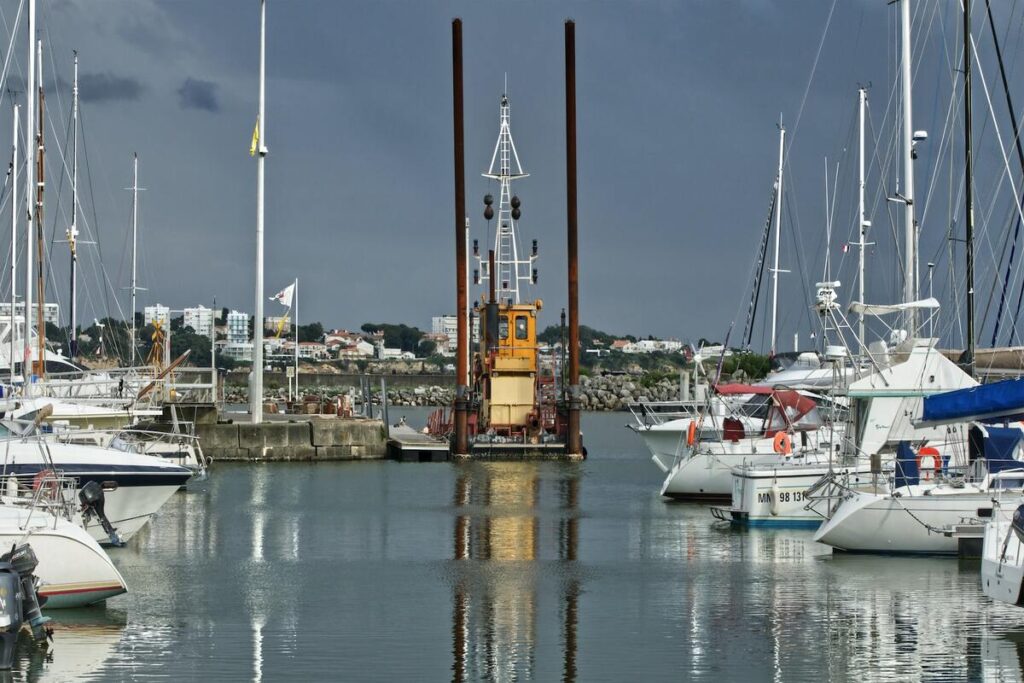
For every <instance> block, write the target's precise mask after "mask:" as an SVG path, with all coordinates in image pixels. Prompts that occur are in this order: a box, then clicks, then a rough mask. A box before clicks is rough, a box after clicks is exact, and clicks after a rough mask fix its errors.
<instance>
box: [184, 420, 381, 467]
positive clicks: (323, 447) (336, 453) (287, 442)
mask: <svg viewBox="0 0 1024 683" xmlns="http://www.w3.org/2000/svg"><path fill="white" fill-rule="evenodd" d="M271 418H272V419H271ZM195 427H196V435H197V436H198V437H199V443H200V445H201V446H202V448H203V453H204V454H205V455H206V456H207V457H210V458H213V460H215V461H216V460H234V461H240V460H243V461H254V462H257V461H267V462H277V461H288V460H302V461H311V460H324V461H327V460H366V459H379V458H384V457H386V456H387V439H386V438H385V436H384V425H383V423H382V422H381V421H380V420H366V419H359V418H355V419H346V418H338V417H319V416H309V417H306V416H302V415H294V416H292V415H274V416H269V415H268V416H267V418H266V419H265V420H264V422H262V423H261V424H258V425H254V424H251V423H249V422H247V421H241V420H236V421H230V422H228V421H219V422H217V423H207V424H202V423H200V424H196V426H195Z"/></svg>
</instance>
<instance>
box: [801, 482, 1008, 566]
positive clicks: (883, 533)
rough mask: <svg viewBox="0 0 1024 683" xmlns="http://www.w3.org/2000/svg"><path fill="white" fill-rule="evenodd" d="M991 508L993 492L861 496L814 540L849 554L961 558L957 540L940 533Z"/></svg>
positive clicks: (850, 500) (850, 501) (847, 502)
mask: <svg viewBox="0 0 1024 683" xmlns="http://www.w3.org/2000/svg"><path fill="white" fill-rule="evenodd" d="M991 510H992V497H991V495H990V494H987V493H965V494H947V495H937V496H926V495H915V496H903V497H899V498H893V497H892V496H889V495H876V494H871V493H857V494H854V495H853V497H851V498H848V499H847V500H845V501H843V503H842V504H841V505H840V506H839V507H838V508H837V509H836V511H835V513H834V514H833V516H832V518H831V519H829V520H828V521H826V522H825V523H823V524H822V525H821V527H819V529H818V531H817V533H816V534H815V536H814V540H816V541H819V542H821V543H824V544H826V545H830V546H832V547H833V548H834V549H836V550H844V551H848V552H860V553H880V554H901V555H902V554H922V555H956V553H957V539H955V538H953V537H952V536H946V535H945V534H943V533H941V532H939V531H937V530H938V529H949V528H952V526H953V525H955V524H959V523H961V522H963V521H965V520H970V519H978V518H984V517H986V516H987V515H989V514H991Z"/></svg>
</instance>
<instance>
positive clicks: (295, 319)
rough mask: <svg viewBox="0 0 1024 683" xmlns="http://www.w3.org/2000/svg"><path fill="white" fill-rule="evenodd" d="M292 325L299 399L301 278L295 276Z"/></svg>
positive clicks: (297, 398) (296, 391) (296, 395)
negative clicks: (293, 326) (293, 327)
mask: <svg viewBox="0 0 1024 683" xmlns="http://www.w3.org/2000/svg"><path fill="white" fill-rule="evenodd" d="M292 325H295V400H296V401H298V400H299V278H295V315H293V316H292Z"/></svg>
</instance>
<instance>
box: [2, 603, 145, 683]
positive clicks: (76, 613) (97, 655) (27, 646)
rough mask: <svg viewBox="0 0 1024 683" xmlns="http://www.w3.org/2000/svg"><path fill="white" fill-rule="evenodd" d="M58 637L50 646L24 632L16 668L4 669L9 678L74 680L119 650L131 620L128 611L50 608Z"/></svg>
mask: <svg viewBox="0 0 1024 683" xmlns="http://www.w3.org/2000/svg"><path fill="white" fill-rule="evenodd" d="M49 616H51V617H52V618H53V620H54V639H53V642H52V643H51V644H50V645H49V646H48V647H41V646H39V645H38V644H36V643H34V642H32V638H31V637H29V636H28V635H27V634H26V633H23V634H22V635H21V637H20V638H19V640H18V650H17V654H16V659H15V662H14V668H13V670H11V671H8V672H0V683H6V682H7V681H12V682H18V681H32V682H35V681H40V682H43V681H74V680H80V679H81V678H83V677H85V676H87V675H89V674H91V673H92V672H94V671H95V670H96V669H97V668H99V667H100V666H101V665H102V664H103V662H105V661H106V660H107V659H109V658H110V657H111V656H112V655H113V654H114V652H115V649H116V648H117V646H118V644H119V643H120V642H121V637H122V634H123V632H124V629H125V626H126V624H127V618H126V615H125V614H124V612H120V611H117V610H104V609H102V608H99V609H81V610H60V611H56V612H50V613H49Z"/></svg>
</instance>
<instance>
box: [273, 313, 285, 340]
mask: <svg viewBox="0 0 1024 683" xmlns="http://www.w3.org/2000/svg"><path fill="white" fill-rule="evenodd" d="M286 322H288V314H287V313H285V314H284V315H282V316H281V319H280V320H278V321H277V334H275V335H274V337H276V338H277V339H280V338H281V332H282V331H283V330H284V324H285V323H286Z"/></svg>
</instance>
